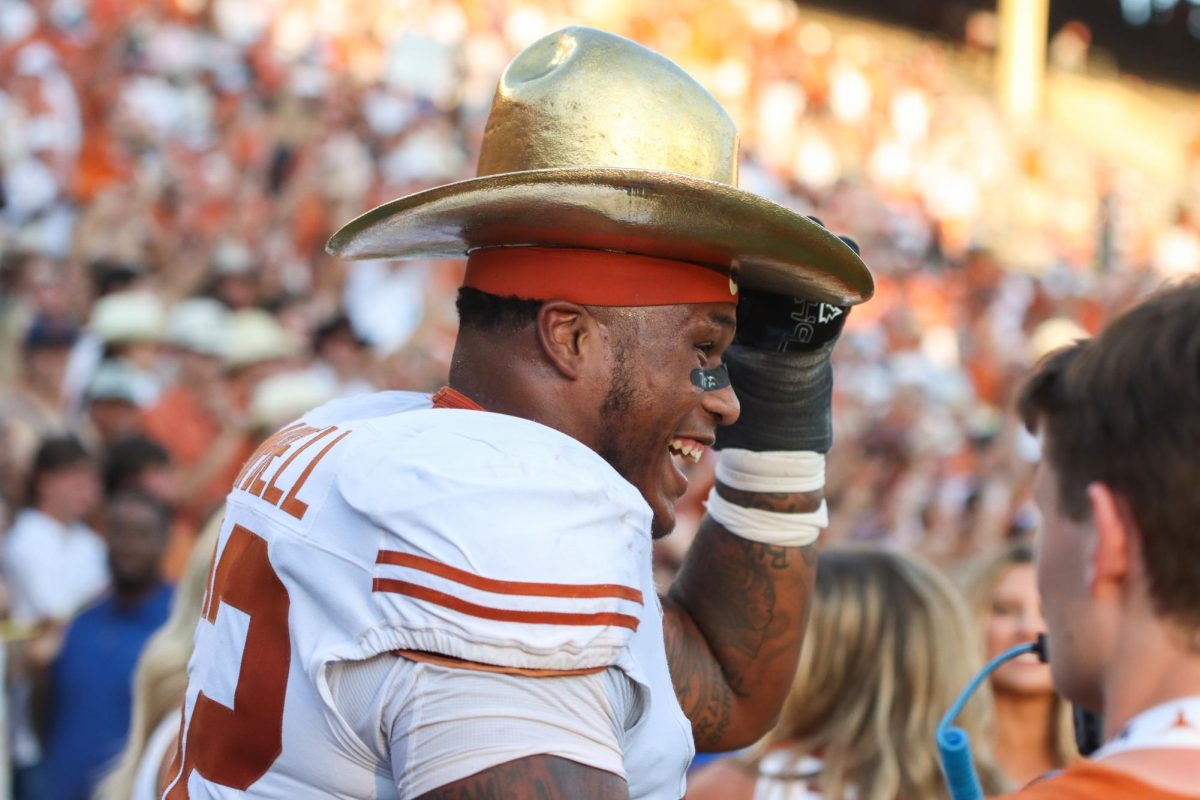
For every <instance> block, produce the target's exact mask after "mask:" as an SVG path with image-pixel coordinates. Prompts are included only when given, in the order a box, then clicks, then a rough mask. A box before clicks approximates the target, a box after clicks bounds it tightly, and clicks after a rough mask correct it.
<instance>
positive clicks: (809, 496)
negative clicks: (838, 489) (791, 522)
mask: <svg viewBox="0 0 1200 800" xmlns="http://www.w3.org/2000/svg"><path fill="white" fill-rule="evenodd" d="M717 494H719V495H721V497H724V498H725V499H726V500H728V501H729V502H731V503H735V504H736V505H739V506H742V507H743V508H756V509H758V510H759V511H775V512H778V513H780V514H804V513H807V512H809V511H816V510H817V509H818V508H820V507H821V500H823V499H824V498H825V493H824V492H821V491H816V492H780V493H770V492H747V491H745V490H743V489H733V488H730V487H728V486H726V485H725V484H723V483H721V482H719V481H718V482H717Z"/></svg>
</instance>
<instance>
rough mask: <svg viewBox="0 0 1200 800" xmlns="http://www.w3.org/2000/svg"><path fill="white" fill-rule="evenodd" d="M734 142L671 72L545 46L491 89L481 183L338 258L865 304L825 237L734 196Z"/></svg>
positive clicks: (444, 194)
mask: <svg viewBox="0 0 1200 800" xmlns="http://www.w3.org/2000/svg"><path fill="white" fill-rule="evenodd" d="M737 167H738V134H737V129H736V128H735V127H734V124H733V121H732V120H731V119H730V118H729V115H728V114H726V113H725V110H724V109H723V108H721V106H720V104H719V103H717V101H716V100H715V99H714V98H713V97H712V95H710V94H709V93H708V92H707V91H706V90H705V89H704V88H703V87H702V86H700V84H699V83H697V82H696V81H695V80H693V79H692V78H691V77H690V76H688V75H687V74H686V73H685V72H684V71H683V70H682V69H680V68H679V67H678V66H677V65H675V64H674V63H672V62H671V61H669V60H667V59H666V58H664V57H663V56H660V55H659V54H657V53H654V52H652V51H650V50H647V49H646V48H644V47H642V46H641V45H638V44H635V43H634V42H631V41H629V40H628V39H624V38H622V37H620V36H615V35H613V34H610V33H604V32H602V31H597V30H593V29H590V28H579V27H573V28H566V29H564V30H561V31H558V32H557V33H553V34H550V35H549V36H546V37H544V38H542V39H540V40H538V41H537V42H534V43H533V44H532V45H530V46H529V47H527V48H526V49H525V50H524V51H522V52H521V53H520V54H518V55H517V57H516V58H515V59H513V61H512V63H511V64H509V65H508V67H507V68H506V69H505V71H504V74H503V75H502V76H501V78H500V84H499V86H498V87H497V89H496V96H495V99H494V100H493V102H492V110H491V113H490V114H489V116H488V121H487V127H486V129H485V131H484V136H483V144H482V147H481V149H480V154H479V168H478V171H477V172H478V177H476V178H473V179H471V180H465V181H459V182H457V183H451V184H448V185H445V186H439V187H436V188H433V189H429V190H427V191H423V192H418V193H416V194H411V195H408V196H407V197H401V198H399V199H398V200H393V201H391V202H389V203H385V204H383V205H381V206H379V207H378V208H375V209H373V210H371V211H368V212H367V213H365V214H363V215H362V216H360V217H358V218H357V219H355V220H353V221H351V222H349V223H348V224H346V225H345V226H344V227H343V228H342V229H341V230H339V231H338V232H337V233H335V234H334V235H333V237H332V238H331V239H330V240H329V244H328V250H329V252H330V253H333V254H334V255H339V256H344V257H347V258H447V257H450V258H453V257H463V256H464V255H467V254H468V253H470V252H471V251H472V250H475V249H478V248H485V247H511V246H522V245H525V246H529V245H533V246H540V247H571V248H584V249H596V250H612V251H618V252H627V253H637V254H641V255H647V256H656V257H659V258H669V259H675V260H680V261H690V262H694V263H697V264H703V265H706V266H711V267H714V268H717V269H720V270H722V271H727V272H730V273H731V277H733V278H735V279H736V281H737V282H738V283H739V284H741V285H743V286H751V287H757V288H763V289H768V290H772V291H776V292H780V293H785V294H797V295H804V296H806V297H809V298H811V299H815V300H824V301H827V302H833V303H838V304H841V305H847V304H853V303H860V302H862V301H864V300H866V299H867V298H869V297H870V296H871V294H872V292H873V291H874V287H873V283H872V280H871V274H870V273H869V272H868V271H867V268H866V266H865V265H864V264H863V262H862V260H861V259H860V258H859V257H858V255H857V254H856V253H855V252H854V251H853V250H851V249H850V247H848V246H847V245H846V244H845V243H844V242H843V241H842V240H840V239H839V238H838V237H837V236H834V235H833V234H832V233H830V232H829V231H827V230H825V229H824V228H823V227H821V226H820V225H818V224H816V223H815V222H813V221H811V220H809V219H808V218H807V217H804V216H803V215H801V214H797V213H796V212H794V211H791V210H789V209H787V208H784V207H783V206H781V205H778V204H777V203H773V202H771V201H769V200H766V199H765V198H762V197H759V196H757V195H754V194H751V193H750V192H745V191H742V190H740V189H738V188H737Z"/></svg>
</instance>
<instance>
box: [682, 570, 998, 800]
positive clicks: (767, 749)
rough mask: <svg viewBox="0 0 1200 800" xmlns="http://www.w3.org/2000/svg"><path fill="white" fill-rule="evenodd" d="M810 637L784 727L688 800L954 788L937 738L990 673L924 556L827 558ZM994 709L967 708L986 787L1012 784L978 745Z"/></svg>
mask: <svg viewBox="0 0 1200 800" xmlns="http://www.w3.org/2000/svg"><path fill="white" fill-rule="evenodd" d="M808 627H809V631H808V639H807V641H806V642H805V644H804V648H803V650H802V651H801V654H800V666H799V668H798V669H797V670H796V677H795V679H794V680H793V682H792V689H791V692H790V693H789V694H788V699H787V701H786V702H785V703H784V706H783V713H782V714H781V715H780V719H779V724H778V725H776V726H775V729H774V730H772V731H771V733H769V734H768V735H767V736H766V737H765V738H764V739H763V741H762V742H760V743H759V745H758V746H757V747H756V748H755V749H754V750H753V751H752V753H751V754H750V755H749V756H747V757H744V758H742V757H738V758H731V759H726V760H724V761H720V762H717V763H716V764H713V765H712V766H710V767H708V768H706V769H703V770H701V771H700V772H699V773H698V774H697V775H696V776H695V777H694V778H693V779H692V781H691V786H690V787H689V789H688V800H752V799H753V800H846V799H847V798H857V800H907V799H908V798H926V797H930V798H932V797H939V796H941V795H942V794H943V793H944V791H945V784H944V781H943V778H942V774H941V772H940V770H939V767H938V760H937V747H936V745H935V743H934V731H935V729H936V728H937V725H938V720H939V719H940V717H941V715H942V714H943V713H944V712H945V710H946V708H947V707H948V706H949V705H950V704H951V703H952V702H953V701H954V697H955V693H956V691H957V687H959V686H961V685H962V684H964V683H966V682H967V681H968V680H969V679H970V677H971V675H972V674H973V673H974V672H975V671H976V669H977V668H978V667H979V666H981V665H982V661H981V660H980V658H979V654H978V650H977V648H975V647H974V646H973V644H974V641H975V637H974V635H973V633H972V630H971V625H970V621H969V617H968V614H967V611H966V608H965V607H964V604H963V601H962V598H961V596H960V595H959V593H958V591H957V590H956V589H955V588H954V586H953V585H952V584H951V583H950V582H949V580H948V579H947V578H945V577H944V576H943V575H941V574H940V573H938V572H937V571H935V570H934V569H933V568H932V567H930V566H929V565H927V564H925V563H924V562H922V561H919V560H917V559H916V558H914V557H912V556H908V555H904V554H901V553H889V552H886V551H882V550H832V551H827V552H824V553H822V554H821V567H820V569H818V570H817V583H816V590H815V593H814V597H813V607H812V618H811V619H810V620H809V625H808ZM986 708H987V707H986V705H985V704H983V703H981V702H976V703H973V704H972V705H971V706H969V707H968V716H967V717H966V719H964V724H965V727H966V728H967V729H968V730H969V731H970V732H971V733H972V734H974V735H973V737H972V738H973V741H975V742H976V743H977V744H976V749H977V759H978V762H979V764H980V765H981V767H982V770H981V771H982V772H983V778H984V781H983V782H984V785H985V787H986V788H987V789H989V790H990V791H992V792H997V791H1000V790H1002V789H1003V788H1004V781H1003V779H1002V778H1001V775H1000V772H999V770H997V769H995V768H994V767H993V766H992V765H991V762H990V759H988V757H987V753H986V749H981V748H982V747H983V746H982V745H980V744H978V743H980V742H982V741H985V740H984V738H983V736H982V733H983V731H984V725H985V722H986V721H987V717H988V714H987V713H986Z"/></svg>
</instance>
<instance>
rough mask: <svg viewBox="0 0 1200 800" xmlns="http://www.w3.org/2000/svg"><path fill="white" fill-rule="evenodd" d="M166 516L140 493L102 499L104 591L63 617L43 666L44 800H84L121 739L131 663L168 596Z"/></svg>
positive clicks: (128, 703) (161, 613)
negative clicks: (46, 670) (163, 566)
mask: <svg viewBox="0 0 1200 800" xmlns="http://www.w3.org/2000/svg"><path fill="white" fill-rule="evenodd" d="M170 518H171V515H170V511H169V510H168V509H167V507H166V506H164V505H163V504H162V503H161V502H160V501H159V500H157V499H156V498H154V497H152V496H150V495H147V494H142V493H138V492H124V493H122V494H118V495H116V496H115V497H114V498H112V500H111V501H110V502H109V506H108V510H107V514H106V519H105V536H106V538H107V541H108V563H109V567H110V569H111V572H112V592H111V593H110V594H109V595H108V596H107V597H105V598H104V599H103V600H101V601H100V602H99V603H97V604H96V605H94V606H92V607H91V608H89V609H87V610H86V611H84V612H83V613H81V614H80V615H79V616H78V617H76V618H75V620H74V621H73V622H72V623H71V625H70V627H69V628H68V629H67V633H66V637H65V639H64V641H63V647H62V651H61V652H60V653H59V656H58V658H57V659H56V660H55V662H54V664H53V666H52V668H51V671H50V680H49V685H48V692H49V696H48V706H49V709H50V715H49V725H48V729H47V737H46V756H45V761H44V764H45V771H44V774H45V779H46V786H47V800H89V798H90V797H91V792H92V789H93V788H94V786H95V784H96V782H97V779H98V777H99V775H100V772H101V771H102V769H103V768H104V767H105V766H106V765H107V764H108V763H109V762H110V761H111V759H112V758H113V757H114V756H116V755H117V754H118V753H119V752H120V751H121V748H122V747H123V746H124V743H125V738H126V734H127V733H128V730H129V713H130V708H131V706H132V694H131V693H132V679H133V671H134V666H135V665H136V663H137V659H138V655H139V654H140V653H141V651H142V646H143V645H144V644H145V643H146V640H147V639H149V638H150V635H151V634H152V633H153V632H154V631H155V630H157V629H158V627H159V626H160V625H162V624H163V622H164V621H165V620H166V619H167V612H168V609H169V607H170V603H171V593H172V592H171V588H170V587H169V586H168V585H167V584H166V583H164V582H163V580H162V578H161V575H160V571H159V566H160V563H161V561H162V556H163V553H164V552H165V549H166V544H167V532H168V529H169V526H170Z"/></svg>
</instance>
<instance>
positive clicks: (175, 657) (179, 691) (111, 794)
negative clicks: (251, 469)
mask: <svg viewBox="0 0 1200 800" xmlns="http://www.w3.org/2000/svg"><path fill="white" fill-rule="evenodd" d="M220 530H221V515H220V514H216V515H214V516H213V517H212V519H210V520H209V522H208V524H207V525H205V527H204V531H203V532H202V533H201V535H200V537H199V538H198V539H197V540H196V545H195V549H193V550H192V555H191V558H190V559H189V560H188V564H187V570H186V571H185V572H184V575H183V580H181V581H180V583H179V586H178V587H177V588H176V590H175V599H174V602H173V604H172V606H171V615H170V616H169V617H168V618H167V621H166V623H165V624H164V625H163V626H162V627H161V628H159V629H158V632H157V633H155V634H154V636H153V637H151V639H150V641H149V642H147V643H146V649H145V650H143V651H142V656H141V658H140V659H138V666H137V672H136V673H135V674H134V681H133V719H132V720H131V722H130V726H129V740H128V742H126V745H125V749H124V751H122V753H121V757H120V759H119V760H118V761H117V765H116V767H115V768H114V769H113V771H112V772H111V773H109V775H108V776H107V777H106V778H105V779H104V781H103V782H102V783H101V784H100V785H99V786H98V787H97V789H96V793H95V797H96V798H97V800H157V799H158V796H159V792H158V788H159V782H160V781H159V778H160V777H161V775H162V773H163V772H164V771H165V768H166V764H167V762H168V761H169V758H168V753H169V752H171V749H172V745H174V743H175V737H176V736H177V735H178V733H179V722H180V706H181V705H182V704H183V693H184V690H185V689H186V688H187V663H188V659H189V658H191V655H192V639H193V636H194V634H195V632H196V622H197V620H199V619H200V605H201V603H203V602H204V592H205V589H206V588H207V585H208V574H209V569H210V567H211V565H212V557H213V550H214V548H215V547H216V544H217V534H218V533H219V532H220Z"/></svg>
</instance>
